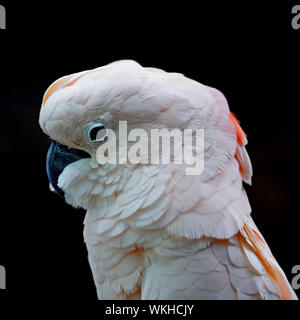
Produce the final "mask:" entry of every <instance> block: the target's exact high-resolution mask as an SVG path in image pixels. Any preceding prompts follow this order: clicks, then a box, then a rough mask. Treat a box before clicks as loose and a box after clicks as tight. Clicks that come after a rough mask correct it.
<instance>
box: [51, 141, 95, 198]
mask: <svg viewBox="0 0 300 320" xmlns="http://www.w3.org/2000/svg"><path fill="white" fill-rule="evenodd" d="M83 158H90V155H89V154H88V153H87V152H85V151H82V150H77V149H72V148H69V147H67V146H64V145H63V144H60V143H58V142H56V141H54V140H52V143H51V145H50V147H49V150H48V153H47V160H46V170H47V175H48V179H49V181H50V183H51V184H52V186H53V188H54V189H55V191H56V192H57V193H58V194H59V195H60V196H61V197H63V198H64V192H63V190H61V189H60V188H59V187H58V185H57V182H58V177H59V176H60V174H61V173H62V172H63V170H64V168H65V167H66V166H67V165H69V164H71V163H73V162H75V161H78V160H80V159H83Z"/></svg>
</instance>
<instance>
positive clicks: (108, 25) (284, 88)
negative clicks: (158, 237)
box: [0, 1, 300, 299]
mask: <svg viewBox="0 0 300 320" xmlns="http://www.w3.org/2000/svg"><path fill="white" fill-rule="evenodd" d="M64 3H65V4H67V2H64ZM192 3H193V2H191V1H186V2H180V3H179V4H176V3H171V2H170V3H167V2H164V6H162V3H157V4H156V3H154V2H140V3H139V4H129V3H126V4H125V3H123V4H122V5H120V4H119V3H118V2H114V3H111V4H110V5H109V6H108V5H107V4H106V3H105V2H98V3H97V4H96V2H89V1H85V2H81V3H78V4H77V3H75V2H70V3H68V5H66V6H62V4H61V3H57V4H56V3H55V2H53V1H51V2H48V1H47V2H45V3H43V4H36V3H35V4H33V3H30V2H28V1H26V3H22V4H19V3H18V4H17V3H15V4H13V3H12V2H11V1H10V3H8V2H7V3H6V2H5V1H1V4H2V5H5V6H6V10H7V29H6V30H0V81H1V83H0V84H1V85H0V117H1V118H0V119H1V125H0V138H1V145H0V161H1V167H0V169H1V171H0V174H1V180H0V188H1V208H0V212H1V213H0V230H1V232H0V265H4V266H5V267H6V270H7V290H6V292H7V294H8V295H11V296H20V294H22V298H24V297H25V296H29V297H34V298H35V299H37V298H38V297H42V298H56V299H66V298H80V299H96V291H95V288H94V284H93V280H92V275H91V272H90V268H89V265H88V262H87V252H86V248H85V245H84V242H83V236H82V232H83V219H84V211H83V210H75V209H73V208H71V207H69V206H68V205H66V204H65V203H64V201H62V200H61V199H60V198H59V197H58V196H56V195H55V194H54V193H52V192H50V191H49V189H48V180H47V177H46V171H45V157H46V152H47V148H48V146H49V139H48V138H47V137H46V136H45V135H44V134H43V133H42V131H41V129H40V128H39V124H38V117H39V109H40V105H41V101H42V97H43V93H44V92H45V90H46V89H47V87H48V86H49V85H50V84H51V83H52V82H53V81H54V80H56V79H57V78H59V77H61V76H63V75H66V74H70V73H74V72H79V71H83V70H87V69H91V68H95V67H98V66H101V65H104V64H107V63H109V62H112V61H115V60H119V59H134V60H136V61H137V62H139V63H140V64H142V65H143V66H152V67H157V68H162V69H164V70H166V71H175V72H181V73H183V74H185V75H186V76H188V77H190V78H193V79H195V80H197V81H199V82H201V83H204V84H207V85H209V86H213V87H216V88H218V89H220V90H221V91H222V92H223V93H224V94H225V96H226V97H227V99H228V102H229V105H230V108H231V111H233V112H234V113H235V114H236V115H237V117H238V119H239V120H240V122H241V125H242V127H243V129H244V130H245V131H246V133H247V135H248V141H249V144H248V148H247V149H248V152H249V154H250V157H251V160H252V164H253V169H254V177H253V185H252V187H247V186H246V189H247V192H248V196H249V198H250V202H251V205H252V209H253V213H252V216H253V218H254V220H255V222H256V224H257V226H258V228H259V229H260V230H261V232H262V234H263V235H264V237H265V238H266V240H267V242H268V244H269V246H270V247H271V249H272V252H273V254H274V256H275V257H276V259H277V260H278V262H279V264H280V265H281V267H282V268H283V270H284V272H285V273H286V276H287V278H288V279H289V280H290V281H291V279H292V277H293V275H292V273H291V269H292V267H293V266H294V265H297V264H300V254H299V249H298V246H299V245H298V243H299V240H298V239H299V221H300V220H299V205H298V203H299V200H298V199H299V188H298V180H299V159H300V157H299V150H298V148H299V140H298V138H299V134H298V128H299V120H298V108H299V48H300V46H299V41H300V30H293V29H292V27H291V19H292V14H291V8H292V6H293V4H296V3H288V2H287V1H282V4H281V5H280V4H275V3H272V2H269V3H268V2H265V1H264V4H262V1H260V2H257V3H256V4H255V3H254V2H247V3H245V4H241V2H238V1H236V2H234V1H232V2H231V4H230V5H229V3H228V2H227V1H226V4H225V3H224V4H221V2H220V3H217V2H210V4H209V5H208V4H200V5H199V6H196V2H195V4H192ZM25 293H26V294H25ZM298 294H299V293H298Z"/></svg>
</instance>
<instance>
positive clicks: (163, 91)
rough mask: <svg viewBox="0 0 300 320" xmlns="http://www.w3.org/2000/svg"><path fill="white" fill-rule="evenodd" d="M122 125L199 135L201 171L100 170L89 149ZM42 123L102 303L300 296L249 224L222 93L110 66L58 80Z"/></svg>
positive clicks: (240, 147)
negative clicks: (80, 219) (79, 219)
mask: <svg viewBox="0 0 300 320" xmlns="http://www.w3.org/2000/svg"><path fill="white" fill-rule="evenodd" d="M120 121H123V122H125V121H126V123H127V130H128V132H130V130H133V129H143V130H144V131H145V132H146V133H149V135H150V131H151V130H152V129H164V128H166V129H168V130H170V131H171V130H173V129H179V130H180V132H183V131H184V130H185V129H198V128H199V129H203V132H204V148H203V157H204V167H203V170H202V172H201V174H186V170H185V169H186V168H187V167H188V164H185V163H184V162H183V163H182V164H181V165H180V164H177V163H175V162H174V161H172V157H170V163H169V164H162V163H160V162H159V163H151V161H149V162H148V163H142V162H140V163H139V162H138V163H130V162H129V161H127V162H126V161H125V162H124V159H123V162H117V163H109V162H107V163H101V161H99V159H98V156H97V155H98V151H97V150H99V148H101V147H102V148H103V146H105V145H106V144H109V142H110V139H111V138H112V137H113V135H111V134H110V133H111V132H114V133H115V138H116V144H118V142H119V140H121V138H122V137H119V136H118V130H119V123H120ZM39 122H40V126H41V128H42V129H43V131H44V132H45V133H46V134H47V135H48V136H49V137H50V138H51V139H52V143H51V146H50V148H49V151H48V155H47V173H48V177H49V180H50V185H51V188H52V190H55V191H56V192H57V193H59V194H60V195H62V196H63V197H64V198H65V201H66V202H67V203H69V204H71V205H72V206H74V207H82V208H84V209H86V210H87V213H86V216H85V220H84V241H85V243H86V246H87V249H88V259H89V263H90V266H91V270H92V274H93V279H94V282H95V285H96V288H97V294H98V298H99V299H187V300H188V299H194V300H195V299H240V300H242V299H297V296H296V295H295V293H294V291H293V289H292V288H291V286H290V284H289V282H288V281H287V278H286V276H285V275H284V273H283V271H282V269H281V268H280V266H279V265H278V263H277V262H276V260H275V258H274V257H273V255H272V253H271V251H270V249H269V247H268V245H267V243H266V241H265V240H264V238H263V236H262V235H261V233H260V232H259V230H258V228H257V227H256V225H255V223H254V222H253V220H252V218H251V217H250V212H251V208H250V205H249V202H248V199H247V195H246V193H245V190H244V189H243V181H244V182H246V183H251V176H252V168H251V162H250V160H249V157H248V154H247V152H246V149H245V145H246V143H247V140H246V136H245V133H244V132H243V130H242V129H241V127H240V125H239V122H238V121H237V120H236V118H235V117H234V115H233V114H232V113H231V112H230V110H229V107H228V103H227V101H226V99H225V97H224V95H223V94H222V93H221V92H220V91H218V90H216V89H214V88H211V87H208V86H205V85H202V84H200V83H198V82H196V81H194V80H191V79H189V78H187V77H185V76H184V75H182V74H179V73H168V72H165V71H162V70H159V69H155V68H144V67H142V66H141V65H139V64H138V63H136V62H135V61H131V60H123V61H117V62H114V63H111V64H108V65H106V66H103V67H100V68H97V69H94V70H89V71H85V72H80V73H76V74H73V75H69V76H65V77H62V78H60V79H59V80H57V81H55V82H54V83H53V84H52V85H51V86H50V87H49V88H48V90H47V91H46V93H45V95H44V99H43V103H42V107H41V111H40V119H39ZM99 133H100V134H99ZM137 140H138V139H137ZM133 144H134V143H133V142H132V141H131V142H130V141H129V139H128V148H129V147H130V146H132V145H133ZM150 147H151V146H150ZM183 147H184V141H183ZM118 152H120V151H117V153H118ZM127 156H128V155H127Z"/></svg>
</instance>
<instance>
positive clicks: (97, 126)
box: [85, 122, 109, 147]
mask: <svg viewBox="0 0 300 320" xmlns="http://www.w3.org/2000/svg"><path fill="white" fill-rule="evenodd" d="M108 134H109V131H108V129H107V128H106V127H105V125H103V124H102V123H95V122H94V123H90V124H88V126H87V127H86V131H85V138H86V142H87V143H88V144H89V145H91V146H93V147H98V146H100V145H101V144H102V143H104V142H105V141H106V140H107V139H108Z"/></svg>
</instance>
